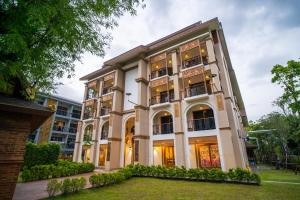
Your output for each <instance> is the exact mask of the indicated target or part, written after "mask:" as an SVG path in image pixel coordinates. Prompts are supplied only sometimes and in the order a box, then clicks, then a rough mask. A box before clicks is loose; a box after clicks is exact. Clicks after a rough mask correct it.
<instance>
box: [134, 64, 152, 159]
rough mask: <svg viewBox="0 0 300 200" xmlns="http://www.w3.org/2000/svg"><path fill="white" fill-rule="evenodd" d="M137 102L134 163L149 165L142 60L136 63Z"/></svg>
mask: <svg viewBox="0 0 300 200" xmlns="http://www.w3.org/2000/svg"><path fill="white" fill-rule="evenodd" d="M136 82H137V83H138V102H137V104H138V105H136V106H135V107H134V108H135V135H134V151H133V152H134V155H133V160H134V163H140V164H142V165H148V163H149V110H148V107H147V104H148V95H147V94H148V81H147V63H146V61H145V60H144V59H140V60H139V62H138V78H137V79H136Z"/></svg>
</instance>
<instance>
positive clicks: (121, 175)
mask: <svg viewBox="0 0 300 200" xmlns="http://www.w3.org/2000/svg"><path fill="white" fill-rule="evenodd" d="M130 177H131V173H130V171H129V170H125V169H122V170H120V171H118V172H114V173H107V174H94V175H92V176H90V178H89V182H90V183H91V185H92V187H103V186H107V185H111V184H116V183H120V182H123V181H124V180H126V179H128V178H130Z"/></svg>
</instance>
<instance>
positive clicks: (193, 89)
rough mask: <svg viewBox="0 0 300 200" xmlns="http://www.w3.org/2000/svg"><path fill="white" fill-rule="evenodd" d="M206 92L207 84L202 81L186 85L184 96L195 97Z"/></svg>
mask: <svg viewBox="0 0 300 200" xmlns="http://www.w3.org/2000/svg"><path fill="white" fill-rule="evenodd" d="M206 93H207V90H206V86H205V85H204V82H202V83H197V84H194V85H191V86H189V87H186V88H185V95H184V97H193V96H197V95H202V94H206Z"/></svg>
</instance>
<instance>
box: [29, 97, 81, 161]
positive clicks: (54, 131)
mask: <svg viewBox="0 0 300 200" xmlns="http://www.w3.org/2000/svg"><path fill="white" fill-rule="evenodd" d="M36 102H37V103H38V104H40V105H43V106H45V107H50V108H53V109H55V110H56V111H55V114H54V115H53V116H52V117H50V118H49V119H48V120H47V121H45V122H44V124H43V125H42V126H41V127H39V128H38V129H37V130H35V131H34V132H33V133H32V134H30V135H29V136H28V140H29V141H31V142H33V143H37V144H41V143H47V142H55V143H59V144H61V154H62V155H68V156H72V154H73V152H74V146H75V139H76V133H77V126H78V122H79V120H80V116H81V107H82V104H81V103H79V102H75V101H73V100H69V99H66V98H62V97H58V96H54V95H51V96H46V95H43V94H38V95H37V98H36Z"/></svg>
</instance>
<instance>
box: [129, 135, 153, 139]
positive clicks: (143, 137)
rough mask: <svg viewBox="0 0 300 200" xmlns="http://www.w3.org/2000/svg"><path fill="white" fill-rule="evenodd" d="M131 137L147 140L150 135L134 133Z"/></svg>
mask: <svg viewBox="0 0 300 200" xmlns="http://www.w3.org/2000/svg"><path fill="white" fill-rule="evenodd" d="M133 138H134V139H144V140H148V139H150V136H148V135H134V136H133Z"/></svg>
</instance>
